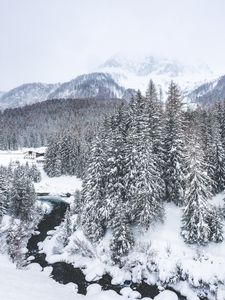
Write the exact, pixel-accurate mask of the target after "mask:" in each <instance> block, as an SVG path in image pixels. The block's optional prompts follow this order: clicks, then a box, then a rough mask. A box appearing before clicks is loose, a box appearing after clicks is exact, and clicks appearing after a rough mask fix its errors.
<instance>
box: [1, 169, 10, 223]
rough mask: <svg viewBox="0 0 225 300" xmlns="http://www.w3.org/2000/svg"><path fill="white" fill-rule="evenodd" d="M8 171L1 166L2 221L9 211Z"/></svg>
mask: <svg viewBox="0 0 225 300" xmlns="http://www.w3.org/2000/svg"><path fill="white" fill-rule="evenodd" d="M7 175H8V174H7V169H6V168H5V167H3V166H0V219H1V217H2V216H3V215H4V214H5V213H6V212H7V209H8V194H9V179H8V177H7Z"/></svg>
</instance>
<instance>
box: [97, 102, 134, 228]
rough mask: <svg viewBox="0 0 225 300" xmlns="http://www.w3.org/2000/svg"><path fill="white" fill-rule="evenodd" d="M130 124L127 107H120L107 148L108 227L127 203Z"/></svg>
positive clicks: (105, 172)
mask: <svg viewBox="0 0 225 300" xmlns="http://www.w3.org/2000/svg"><path fill="white" fill-rule="evenodd" d="M128 123H129V115H128V114H127V111H126V107H125V106H123V105H122V106H120V107H119V108H118V110H117V111H116V113H115V115H114V116H112V118H111V122H110V133H109V135H108V138H107V141H106V142H107V144H108V145H107V147H106V148H105V153H104V161H105V170H104V176H105V179H106V182H107V184H106V189H105V190H106V195H105V203H104V206H103V208H102V213H103V215H104V216H105V220H106V223H105V224H106V226H107V227H108V226H111V225H112V223H113V222H114V220H113V219H114V216H115V213H116V209H117V208H118V207H120V205H122V204H123V203H126V202H127V186H126V179H125V175H126V173H127V164H126V141H127V134H128V133H127V130H128Z"/></svg>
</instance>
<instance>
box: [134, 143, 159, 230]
mask: <svg viewBox="0 0 225 300" xmlns="http://www.w3.org/2000/svg"><path fill="white" fill-rule="evenodd" d="M143 146H144V147H145V149H143V151H142V152H141V155H140V173H139V177H137V178H136V181H137V190H138V193H137V194H136V197H137V198H136V203H137V208H138V209H137V216H136V220H137V223H138V224H139V225H140V226H142V227H143V228H145V229H148V228H149V226H150V225H151V224H152V223H153V222H155V221H157V220H161V221H163V216H164V208H163V203H162V199H163V196H164V190H165V189H164V181H163V180H162V178H161V173H160V170H159V169H158V164H157V156H156V155H155V154H153V153H152V152H151V150H150V149H148V145H147V143H146V144H143Z"/></svg>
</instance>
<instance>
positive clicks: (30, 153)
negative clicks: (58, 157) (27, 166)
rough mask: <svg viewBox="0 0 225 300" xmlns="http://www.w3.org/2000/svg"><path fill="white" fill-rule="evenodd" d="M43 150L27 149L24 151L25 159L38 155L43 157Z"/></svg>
mask: <svg viewBox="0 0 225 300" xmlns="http://www.w3.org/2000/svg"><path fill="white" fill-rule="evenodd" d="M44 155H45V154H44V152H37V151H34V150H28V151H27V152H25V155H24V158H26V159H35V158H38V157H42V158H44Z"/></svg>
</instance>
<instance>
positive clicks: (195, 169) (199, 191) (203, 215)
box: [181, 134, 212, 244]
mask: <svg viewBox="0 0 225 300" xmlns="http://www.w3.org/2000/svg"><path fill="white" fill-rule="evenodd" d="M203 159H204V156H203V150H202V148H201V144H200V142H199V139H198V138H197V134H194V137H193V138H192V140H191V141H190V144H189V147H188V155H187V166H188V168H187V178H186V180H187V188H186V192H185V204H186V206H185V208H184V213H183V217H182V231H181V234H182V236H183V237H184V240H185V241H186V242H187V243H191V244H192V243H197V244H205V243H207V242H209V241H210V237H211V229H210V220H211V219H212V208H211V205H210V204H209V199H210V198H211V197H212V194H211V185H212V181H211V179H210V177H209V176H208V174H207V172H206V170H207V166H206V164H205V162H204V160H203Z"/></svg>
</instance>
